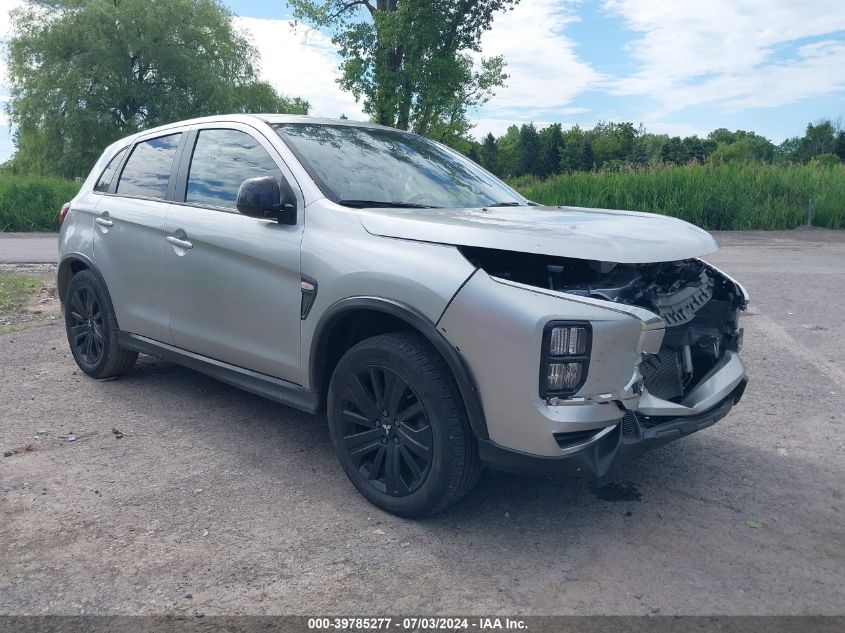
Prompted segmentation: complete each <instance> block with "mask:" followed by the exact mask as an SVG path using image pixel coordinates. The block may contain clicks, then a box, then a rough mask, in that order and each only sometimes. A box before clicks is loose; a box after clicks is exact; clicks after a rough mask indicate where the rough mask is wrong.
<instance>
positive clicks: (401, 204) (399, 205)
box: [337, 200, 439, 209]
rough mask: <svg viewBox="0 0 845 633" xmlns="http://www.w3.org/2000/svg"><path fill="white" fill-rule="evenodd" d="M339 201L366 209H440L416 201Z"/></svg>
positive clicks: (340, 203)
mask: <svg viewBox="0 0 845 633" xmlns="http://www.w3.org/2000/svg"><path fill="white" fill-rule="evenodd" d="M337 203H338V204H339V205H341V206H344V207H352V208H353V209H366V208H367V207H377V208H380V209H382V208H383V209H389V208H397V209H438V208H439V207H435V206H432V205H430V204H416V203H414V202H387V201H385V200H338V201H337Z"/></svg>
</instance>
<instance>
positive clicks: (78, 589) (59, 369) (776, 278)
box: [0, 231, 845, 615]
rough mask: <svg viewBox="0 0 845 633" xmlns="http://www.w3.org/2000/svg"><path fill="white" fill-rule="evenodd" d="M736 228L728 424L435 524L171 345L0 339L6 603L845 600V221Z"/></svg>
mask: <svg viewBox="0 0 845 633" xmlns="http://www.w3.org/2000/svg"><path fill="white" fill-rule="evenodd" d="M722 239H723V244H724V246H725V248H724V250H723V251H722V252H721V253H720V254H718V255H717V256H714V257H713V258H712V259H713V261H714V262H715V263H716V264H717V265H721V266H722V267H723V268H725V269H726V270H728V271H730V272H731V273H733V274H735V275H736V276H737V277H739V278H740V279H741V280H742V281H743V282H744V283H745V284H746V286H747V287H748V289H749V291H750V293H751V294H752V297H753V304H752V309H751V311H750V313H749V314H748V316H747V317H746V318H745V319H744V327H745V328H746V336H745V349H744V357H745V359H746V361H747V363H748V365H749V370H750V374H751V382H750V384H749V387H748V390H747V392H746V395H745V398H744V400H743V402H742V403H741V404H740V405H739V406H738V407H737V408H736V409H735V410H734V412H733V413H732V414H731V415H730V416H729V417H728V418H727V419H725V420H723V421H722V422H720V423H719V424H717V425H715V426H713V427H711V428H708V429H706V430H704V431H702V432H700V433H698V434H696V435H693V436H691V437H689V438H685V439H683V440H680V441H678V442H675V443H672V444H669V445H667V446H665V447H662V448H660V449H658V450H655V451H653V452H651V453H648V454H646V455H644V456H643V457H642V458H640V459H639V460H638V461H636V462H635V463H632V464H630V465H628V466H626V467H624V469H623V470H622V471H621V472H619V473H618V474H616V475H614V476H613V477H610V478H607V479H605V480H603V481H601V482H598V484H591V483H589V482H580V481H577V480H551V479H536V478H529V477H517V476H511V475H505V474H488V475H486V476H485V477H484V478H483V479H482V482H481V484H480V485H479V486H478V488H477V489H476V490H475V491H474V493H473V494H472V495H471V496H470V497H469V498H468V499H467V500H466V501H464V502H463V503H462V504H460V505H458V506H457V507H454V508H452V509H450V510H449V511H447V512H446V513H444V514H442V515H439V516H437V517H435V518H433V519H430V520H426V521H409V520H403V519H398V518H396V517H393V516H390V515H387V514H385V513H383V512H381V511H379V510H377V509H375V508H374V507H372V506H371V505H369V504H368V503H367V502H366V501H365V500H364V499H363V498H362V497H360V496H359V495H358V494H356V492H355V490H354V489H353V487H352V486H351V484H349V483H348V481H347V480H346V478H345V476H344V474H343V472H342V470H341V468H340V467H339V465H338V464H337V462H336V460H335V458H334V456H333V454H332V450H331V445H330V442H329V438H328V434H327V432H326V428H325V424H324V421H323V420H320V419H317V418H312V417H309V416H307V415H305V414H301V413H297V412H295V411H293V410H291V409H287V408H285V407H282V406H279V405H276V404H273V403H271V402H268V401H266V400H262V399H261V398H258V397H256V396H252V395H249V394H246V393H243V392H240V391H237V390H235V389H233V388H230V387H227V386H225V385H222V384H220V383H218V382H215V381H214V380H212V379H210V378H206V377H204V376H202V375H200V374H197V373H195V372H192V371H189V370H186V369H181V368H179V367H177V366H174V365H171V364H167V363H160V362H154V361H152V360H150V359H143V361H142V362H140V363H139V365H138V366H137V367H136V369H135V370H134V371H133V372H131V373H130V374H128V375H126V376H125V377H122V378H120V379H117V380H111V381H103V382H98V381H94V380H91V379H88V378H86V377H84V376H82V375H81V374H80V372H79V370H77V369H76V366H75V365H74V364H73V361H72V360H71V357H70V355H69V353H68V352H67V349H66V343H65V340H64V333H63V330H62V327H61V326H60V325H59V324H52V325H42V326H38V327H32V328H30V329H28V330H26V331H23V332H18V333H14V334H7V335H4V336H0V358H2V364H0V384H2V385H3V387H2V389H1V390H0V448H2V449H3V450H10V449H15V448H25V447H26V446H27V445H30V446H31V448H32V450H31V451H26V450H23V451H22V452H20V453H17V454H15V455H13V456H11V457H6V458H2V459H0V613H30V614H47V613H51V614H53V613H82V612H84V613H159V612H162V611H169V612H175V613H182V614H186V615H191V614H195V613H197V612H199V613H205V614H215V613H226V614H235V613H250V614H259V613H260V614H269V613H273V614H278V613H286V614H303V613H309V614H314V613H344V614H352V613H359V614H374V613H391V614H397V613H399V614H402V613H404V614H408V613H416V614H421V613H422V614H432V613H489V612H498V613H521V614H596V613H598V614H654V613H661V614H843V613H845V600H843V597H845V593H843V587H845V528H843V523H844V521H843V519H844V518H845V515H843V511H844V510H845V503H843V482H845V459H843V457H845V456H844V455H843V453H845V428H843V413H842V411H843V405H845V360H844V359H845V323H843V319H842V314H843V312H845V232H840V233H832V232H827V231H801V232H794V233H772V234H758V233H745V234H732V235H729V236H722ZM515 423H516V421H515ZM113 429H116V430H117V431H119V432H120V433H122V435H123V436H122V437H120V438H118V437H117V435H115V433H114V432H113ZM71 433H72V434H74V435H75V436H76V438H77V440H76V441H75V442H68V441H67V439H66V437H64V436H67V435H68V434H71Z"/></svg>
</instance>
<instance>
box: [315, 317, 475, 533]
mask: <svg viewBox="0 0 845 633" xmlns="http://www.w3.org/2000/svg"><path fill="white" fill-rule="evenodd" d="M328 418H329V431H330V434H331V438H332V443H333V444H334V448H335V452H336V453H337V455H338V459H339V460H340V463H341V465H342V466H343V469H344V470H345V471H346V474H347V475H348V476H349V478H350V479H351V480H352V483H353V484H355V486H356V487H357V488H358V490H359V491H361V493H362V494H363V495H364V496H365V497H367V499H369V500H370V501H372V502H373V503H374V504H375V505H377V506H379V507H380V508H383V509H385V510H387V511H388V512H392V513H394V514H398V515H400V516H406V517H419V516H425V515H430V514H434V513H436V512H439V511H440V510H442V509H444V508H445V507H446V506H448V505H449V504H451V503H453V502H455V501H457V500H458V499H459V498H460V497H462V496H463V495H464V494H466V493H467V492H469V490H470V489H471V488H472V486H473V485H474V484H475V482H476V481H477V479H478V475H479V473H480V464H479V461H478V445H477V442H476V441H475V437H474V436H473V435H472V432H471V430H470V428H469V422H468V420H467V418H466V412H465V410H464V406H463V403H462V402H461V399H460V395H459V393H458V390H457V386H456V385H455V383H454V379H453V378H452V375H451V373H450V371H449V368H448V367H447V366H446V363H445V362H444V361H443V359H442V358H441V357H440V356H439V355H438V354H437V352H436V351H435V350H434V349H433V348H432V347H431V345H430V344H429V343H428V342H427V341H426V340H425V339H424V338H422V337H421V336H419V335H415V334H409V333H392V334H383V335H380V336H375V337H373V338H370V339H367V340H365V341H362V342H360V343H358V344H357V345H355V346H354V347H353V348H352V349H350V350H349V351H348V352H346V354H345V355H344V356H343V358H341V359H340V362H339V363H338V365H337V367H336V368H335V371H334V375H333V376H332V380H331V384H330V385H329V396H328Z"/></svg>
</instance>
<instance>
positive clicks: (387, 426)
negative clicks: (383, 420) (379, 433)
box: [381, 424, 392, 435]
mask: <svg viewBox="0 0 845 633" xmlns="http://www.w3.org/2000/svg"><path fill="white" fill-rule="evenodd" d="M381 428H382V430H383V431H384V434H385V435H390V429H391V428H392V427H391V425H390V424H382V425H381Z"/></svg>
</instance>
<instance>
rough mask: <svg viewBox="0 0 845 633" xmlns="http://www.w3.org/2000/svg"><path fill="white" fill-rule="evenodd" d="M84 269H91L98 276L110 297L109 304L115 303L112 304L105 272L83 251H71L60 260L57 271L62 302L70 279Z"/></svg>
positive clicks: (57, 285) (57, 283) (57, 287)
mask: <svg viewBox="0 0 845 633" xmlns="http://www.w3.org/2000/svg"><path fill="white" fill-rule="evenodd" d="M82 270H90V271H91V273H93V274H94V275H96V276H97V278H98V279H99V280H100V283H102V284H103V288H105V290H106V298H107V299H108V301H109V304H111V305H114V304H112V300H111V294H110V293H109V286H108V284H107V283H106V280H105V278H104V277H103V274H102V273H101V272H100V270H99V269H98V268H97V266H96V265H95V264H94V262H93V261H91V259H90V258H88V257H87V256H85V255H83V254H82V253H70V254H68V255H65V256H64V257H62V260H61V262H59V269H58V272H57V273H56V289H57V290H58V293H59V300H60V301H61V302H62V304H64V302H65V295H66V294H67V289H68V286H69V285H70V280H71V279H73V276H74V275H75V274H76V273H78V272H80V271H82Z"/></svg>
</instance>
